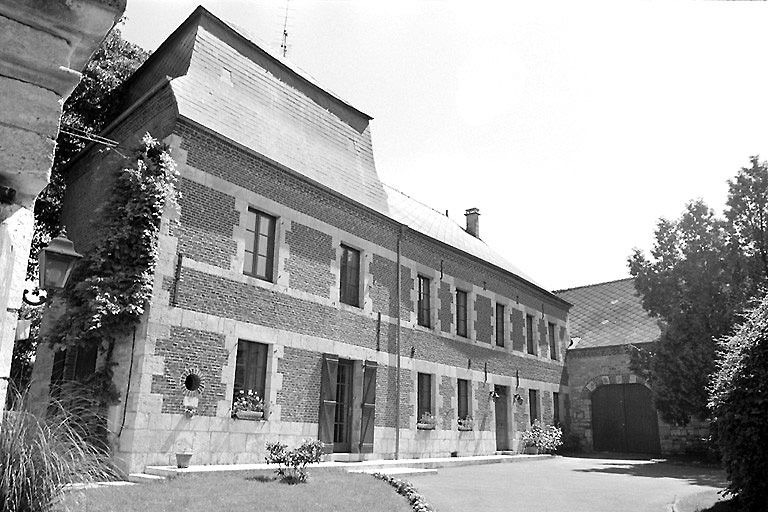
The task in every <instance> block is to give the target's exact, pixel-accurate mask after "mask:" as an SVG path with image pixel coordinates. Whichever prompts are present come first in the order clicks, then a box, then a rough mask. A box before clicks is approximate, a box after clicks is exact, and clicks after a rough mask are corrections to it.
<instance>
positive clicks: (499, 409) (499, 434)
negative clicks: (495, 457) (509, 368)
mask: <svg viewBox="0 0 768 512" xmlns="http://www.w3.org/2000/svg"><path fill="white" fill-rule="evenodd" d="M493 390H494V391H495V392H496V394H497V395H499V396H498V397H497V398H496V402H495V408H496V449H497V450H499V451H502V450H509V426H508V425H507V386H494V387H493Z"/></svg>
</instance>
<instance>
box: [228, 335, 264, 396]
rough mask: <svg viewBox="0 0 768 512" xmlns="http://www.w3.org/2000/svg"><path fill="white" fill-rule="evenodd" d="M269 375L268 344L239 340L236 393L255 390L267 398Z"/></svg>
mask: <svg viewBox="0 0 768 512" xmlns="http://www.w3.org/2000/svg"><path fill="white" fill-rule="evenodd" d="M266 375H267V345H265V344H264V343H256V342H253V341H245V340H239V341H238V343H237V362H236V364H235V386H234V387H235V393H238V392H239V391H241V390H242V391H246V392H247V391H249V390H250V391H253V392H255V393H257V394H258V395H259V397H260V398H262V399H263V398H265V397H264V394H265V389H266Z"/></svg>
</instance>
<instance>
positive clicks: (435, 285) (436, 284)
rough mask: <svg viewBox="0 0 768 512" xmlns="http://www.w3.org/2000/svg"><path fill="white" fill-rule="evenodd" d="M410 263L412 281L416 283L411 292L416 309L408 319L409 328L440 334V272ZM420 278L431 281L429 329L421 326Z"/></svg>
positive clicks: (414, 308)
mask: <svg viewBox="0 0 768 512" xmlns="http://www.w3.org/2000/svg"><path fill="white" fill-rule="evenodd" d="M409 263H410V265H408V268H409V269H410V271H411V279H412V280H413V282H414V286H413V287H412V288H411V290H410V298H411V303H412V304H413V305H414V307H413V311H412V312H411V314H410V318H409V319H408V320H409V321H408V327H410V328H412V329H416V330H418V331H423V332H429V333H435V332H438V333H439V332H440V331H439V330H440V326H439V325H438V311H439V300H440V298H439V297H438V290H439V289H440V271H439V270H435V269H433V268H430V267H427V266H426V265H422V264H420V263H417V262H409ZM419 276H421V277H426V278H427V279H429V327H424V326H423V325H419V281H418V279H419ZM404 323H405V322H404Z"/></svg>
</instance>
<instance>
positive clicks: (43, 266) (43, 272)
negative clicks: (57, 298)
mask: <svg viewBox="0 0 768 512" xmlns="http://www.w3.org/2000/svg"><path fill="white" fill-rule="evenodd" d="M82 257H83V255H82V254H80V253H78V252H77V251H75V246H74V244H73V243H72V241H71V240H70V239H69V238H67V235H66V234H65V233H64V231H62V232H61V234H60V235H59V236H57V237H56V238H54V239H53V240H51V242H50V243H49V244H48V245H47V246H46V247H44V248H43V249H41V250H40V253H39V256H38V262H39V266H40V289H41V290H48V291H53V290H61V289H62V288H64V286H65V285H66V284H67V279H69V275H70V274H71V273H72V269H73V268H75V263H77V261H78V260H79V259H80V258H82ZM27 293H29V290H24V296H23V297H22V298H23V299H24V302H26V303H27V304H29V305H30V306H40V305H41V304H43V303H45V301H46V298H45V297H41V298H40V299H39V300H37V301H32V300H30V299H28V298H27ZM39 293H40V292H39V291H38V290H35V291H34V292H32V295H36V296H37V295H39Z"/></svg>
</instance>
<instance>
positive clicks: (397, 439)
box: [395, 225, 405, 460]
mask: <svg viewBox="0 0 768 512" xmlns="http://www.w3.org/2000/svg"><path fill="white" fill-rule="evenodd" d="M404 231H405V226H402V225H401V226H400V229H399V230H398V232H397V269H396V272H397V315H396V317H397V377H396V378H395V382H396V383H397V384H396V385H395V389H396V395H397V397H396V399H395V460H397V459H399V458H400V293H401V292H400V245H401V242H402V240H403V232H404Z"/></svg>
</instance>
